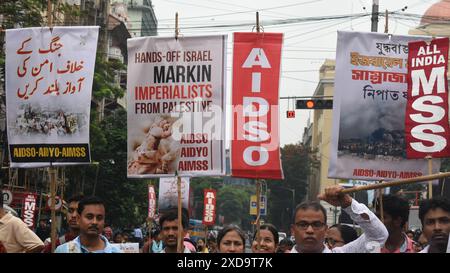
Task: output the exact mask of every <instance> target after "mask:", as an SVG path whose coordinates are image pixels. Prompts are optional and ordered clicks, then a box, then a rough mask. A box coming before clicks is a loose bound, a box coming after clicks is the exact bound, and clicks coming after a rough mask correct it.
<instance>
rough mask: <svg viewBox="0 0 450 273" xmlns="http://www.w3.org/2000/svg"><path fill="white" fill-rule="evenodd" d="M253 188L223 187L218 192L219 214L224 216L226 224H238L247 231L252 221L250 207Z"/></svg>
mask: <svg viewBox="0 0 450 273" xmlns="http://www.w3.org/2000/svg"><path fill="white" fill-rule="evenodd" d="M252 191H253V192H254V189H253V187H252V188H250V187H246V186H241V187H236V186H234V185H226V186H223V187H222V188H221V189H220V191H219V192H218V196H217V200H218V213H219V214H220V215H223V216H224V224H225V225H226V224H231V223H234V224H238V225H240V226H241V227H242V228H244V229H245V227H247V226H248V225H249V223H250V221H251V218H250V213H249V207H250V205H249V204H250V195H251V193H252Z"/></svg>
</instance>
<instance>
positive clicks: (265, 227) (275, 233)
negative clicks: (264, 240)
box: [253, 224, 279, 245]
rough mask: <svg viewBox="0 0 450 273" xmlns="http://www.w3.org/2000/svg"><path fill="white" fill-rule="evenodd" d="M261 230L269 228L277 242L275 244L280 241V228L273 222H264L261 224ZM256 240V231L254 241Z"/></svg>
mask: <svg viewBox="0 0 450 273" xmlns="http://www.w3.org/2000/svg"><path fill="white" fill-rule="evenodd" d="M259 229H260V230H268V231H270V232H271V233H272V235H273V240H274V242H275V245H278V243H279V238H278V230H277V228H276V227H275V226H274V225H272V224H263V225H261V227H260V228H259ZM254 240H256V231H255V233H253V241H254Z"/></svg>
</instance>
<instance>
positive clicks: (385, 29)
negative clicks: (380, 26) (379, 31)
mask: <svg viewBox="0 0 450 273" xmlns="http://www.w3.org/2000/svg"><path fill="white" fill-rule="evenodd" d="M385 17H386V18H385V20H386V21H385V24H384V33H388V32H389V12H388V10H386V16H385Z"/></svg>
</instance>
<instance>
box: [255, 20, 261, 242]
mask: <svg viewBox="0 0 450 273" xmlns="http://www.w3.org/2000/svg"><path fill="white" fill-rule="evenodd" d="M260 31H261V27H260V25H259V12H256V33H260ZM260 227H261V181H260V180H259V179H257V180H256V236H255V239H256V250H259V249H260V239H259V237H260Z"/></svg>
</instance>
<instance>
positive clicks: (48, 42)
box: [5, 27, 99, 168]
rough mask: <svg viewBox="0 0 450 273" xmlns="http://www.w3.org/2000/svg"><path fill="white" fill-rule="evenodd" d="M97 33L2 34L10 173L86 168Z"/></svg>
mask: <svg viewBox="0 0 450 273" xmlns="http://www.w3.org/2000/svg"><path fill="white" fill-rule="evenodd" d="M98 30H99V27H54V28H53V30H52V31H50V29H49V28H45V27H38V28H37V27H36V28H24V29H11V30H6V36H5V41H6V107H7V128H8V143H9V151H10V162H11V167H14V168H24V167H41V166H48V165H49V164H50V162H52V163H54V165H63V164H77V163H88V162H90V151H89V117H90V108H91V93H92V83H93V76H94V66H95V54H96V50H97V38H98Z"/></svg>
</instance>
